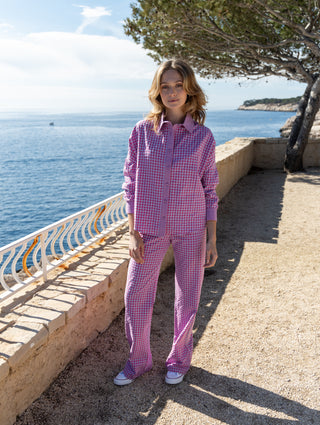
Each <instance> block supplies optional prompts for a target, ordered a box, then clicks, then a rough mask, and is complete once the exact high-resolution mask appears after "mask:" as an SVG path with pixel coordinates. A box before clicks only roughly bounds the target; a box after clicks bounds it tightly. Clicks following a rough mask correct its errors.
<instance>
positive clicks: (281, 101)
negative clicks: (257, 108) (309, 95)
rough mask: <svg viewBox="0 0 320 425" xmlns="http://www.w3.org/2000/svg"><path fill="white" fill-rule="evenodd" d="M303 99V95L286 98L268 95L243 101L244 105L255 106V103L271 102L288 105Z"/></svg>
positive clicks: (264, 103)
mask: <svg viewBox="0 0 320 425" xmlns="http://www.w3.org/2000/svg"><path fill="white" fill-rule="evenodd" d="M300 99H301V96H297V97H290V98H286V99H276V98H274V97H267V98H264V99H249V100H246V101H245V102H243V105H244V106H254V105H258V104H259V105H260V104H262V105H270V104H276V105H288V104H291V103H298V102H299V100H300Z"/></svg>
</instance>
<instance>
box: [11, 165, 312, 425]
mask: <svg viewBox="0 0 320 425" xmlns="http://www.w3.org/2000/svg"><path fill="white" fill-rule="evenodd" d="M319 194H320V170H319V169H308V170H307V172H306V173H297V174H294V175H291V176H288V177H287V176H286V174H284V173H282V172H280V171H279V172H277V171H266V172H256V173H251V174H249V175H248V176H247V177H245V178H244V179H242V180H241V181H240V182H239V183H238V184H237V185H236V186H235V188H234V189H233V190H232V191H231V192H230V193H229V194H228V195H227V196H226V197H225V198H224V199H223V200H222V202H221V205H220V208H219V225H218V251H219V259H218V262H217V265H216V267H215V269H214V271H209V272H208V273H207V274H206V277H205V279H204V285H203V292H202V298H201V306H200V308H199V312H198V316H197V321H196V327H195V333H194V336H195V351H194V356H193V361H192V367H191V369H190V371H189V372H188V374H187V375H186V377H185V380H184V381H183V382H182V383H181V384H180V385H178V386H168V385H166V384H165V383H164V374H165V367H164V361H165V358H166V356H167V354H168V352H169V350H170V345H171V341H172V336H173V332H172V327H173V315H172V310H173V269H169V270H167V271H166V272H164V273H163V274H162V275H161V277H160V281H159V289H158V293H157V300H156V304H155V308H154V318H153V324H152V326H153V328H152V351H153V358H154V367H153V369H152V371H150V372H149V373H147V374H145V375H144V376H142V377H140V378H138V379H137V380H136V381H135V382H134V383H133V384H132V385H130V386H127V387H123V388H119V387H116V386H114V385H113V383H112V378H113V376H114V375H116V374H117V373H118V371H119V370H120V369H121V368H122V367H123V365H124V363H125V360H126V357H127V350H128V347H127V343H126V340H125V337H124V331H123V321H124V316H123V313H122V314H121V315H120V316H119V317H118V318H117V319H116V320H115V321H114V322H113V323H112V325H111V326H110V328H109V329H108V330H107V331H106V332H104V333H103V334H101V335H99V337H98V338H97V339H96V340H95V341H94V342H93V343H92V344H91V345H90V346H89V347H88V348H87V349H86V350H85V351H84V352H83V353H82V354H81V355H80V356H79V357H78V358H77V359H76V360H75V361H73V362H71V363H70V364H69V366H68V367H67V368H66V369H65V370H64V371H63V372H62V373H61V374H60V375H59V377H58V378H57V380H56V381H55V382H54V383H53V384H52V385H51V387H50V388H49V389H48V390H47V391H46V392H45V393H44V394H43V395H42V396H41V397H40V398H39V399H38V400H36V401H35V402H34V403H33V404H32V405H31V406H30V408H29V409H28V410H27V411H26V412H25V413H24V414H23V415H22V416H21V417H19V418H18V419H17V422H16V425H22V424H23V425H27V424H28V425H107V424H110V425H123V424H128V425H133V424H157V425H158V424H159V425H160V424H161V425H170V424H174V425H182V424H184V425H189V424H192V425H193V424H199V425H205V424H231V425H251V424H254V425H258V424H263V425H269V424H270V425H297V424H301V425H309V424H320V410H319V409H320V360H319V358H320V329H319V323H320V261H319V259H320V231H319V229H320V196H319ZM210 272H211V273H210Z"/></svg>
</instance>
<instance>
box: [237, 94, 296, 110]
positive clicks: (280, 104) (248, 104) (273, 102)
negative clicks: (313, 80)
mask: <svg viewBox="0 0 320 425" xmlns="http://www.w3.org/2000/svg"><path fill="white" fill-rule="evenodd" d="M299 100H300V96H297V97H290V98H286V99H276V98H272V97H271V98H264V99H250V100H246V101H245V102H243V105H241V106H239V108H238V109H240V110H247V111H252V110H253V111H296V110H297V106H298V102H299Z"/></svg>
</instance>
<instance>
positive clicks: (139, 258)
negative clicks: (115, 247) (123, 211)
mask: <svg viewBox="0 0 320 425" xmlns="http://www.w3.org/2000/svg"><path fill="white" fill-rule="evenodd" d="M129 255H130V257H131V258H133V259H134V261H136V262H137V263H139V264H143V263H144V243H143V240H142V237H141V235H140V233H139V232H138V231H137V230H134V231H133V232H130V242H129Z"/></svg>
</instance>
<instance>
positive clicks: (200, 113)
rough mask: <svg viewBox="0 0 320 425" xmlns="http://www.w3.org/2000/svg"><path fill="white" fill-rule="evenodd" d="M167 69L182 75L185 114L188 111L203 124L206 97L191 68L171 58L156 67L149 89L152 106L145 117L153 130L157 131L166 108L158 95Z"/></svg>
mask: <svg viewBox="0 0 320 425" xmlns="http://www.w3.org/2000/svg"><path fill="white" fill-rule="evenodd" d="M169 69H174V70H176V71H178V72H179V74H180V75H181V77H182V80H183V88H184V89H185V91H186V93H187V100H186V103H185V105H184V112H185V113H186V114H187V113H189V114H190V115H191V116H192V118H193V119H194V120H195V121H196V122H198V123H199V124H201V125H203V124H204V121H205V118H206V112H205V109H204V106H205V105H206V103H207V99H206V96H205V94H204V92H203V91H202V89H201V87H200V86H199V84H198V83H197V80H196V77H195V75H194V72H193V69H192V68H191V66H190V65H188V64H187V63H186V62H184V61H183V60H181V59H171V60H168V61H166V62H163V63H162V64H161V65H160V66H159V68H158V69H157V71H156V73H155V76H154V78H153V81H152V84H151V88H150V90H149V100H150V102H151V103H152V105H153V108H152V110H151V111H150V112H149V114H148V115H147V117H146V119H148V120H150V121H153V124H154V130H155V131H157V129H158V127H159V123H160V120H161V115H162V114H163V113H165V112H166V108H165V106H164V104H163V103H162V100H161V96H160V83H161V78H162V76H163V74H164V73H165V72H166V71H168V70H169Z"/></svg>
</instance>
